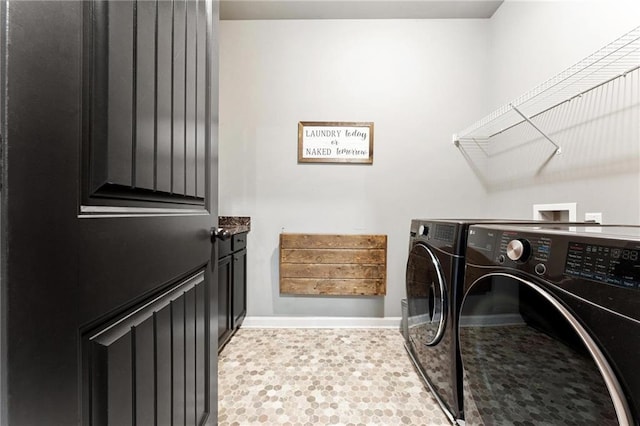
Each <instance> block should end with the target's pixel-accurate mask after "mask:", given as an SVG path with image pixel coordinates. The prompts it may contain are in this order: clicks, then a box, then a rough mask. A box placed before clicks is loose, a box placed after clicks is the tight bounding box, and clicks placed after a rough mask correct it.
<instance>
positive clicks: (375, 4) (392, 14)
mask: <svg viewBox="0 0 640 426" xmlns="http://www.w3.org/2000/svg"><path fill="white" fill-rule="evenodd" d="M502 2H503V0H493V1H490V0H221V1H220V19H222V20H256V19H487V18H490V17H491V16H492V15H493V13H494V12H495V11H496V10H497V9H498V8H499V7H500V5H501V4H502Z"/></svg>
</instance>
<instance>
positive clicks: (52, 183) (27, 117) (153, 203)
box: [0, 0, 218, 426]
mask: <svg viewBox="0 0 640 426" xmlns="http://www.w3.org/2000/svg"><path fill="white" fill-rule="evenodd" d="M0 7H1V8H2V36H1V37H2V39H1V42H2V43H1V45H2V55H1V57H2V68H1V70H2V74H1V76H2V85H1V89H2V128H1V134H2V159H3V162H2V166H3V170H2V190H1V196H2V204H1V214H2V216H1V224H0V225H1V230H2V233H1V236H2V246H1V249H2V264H1V265H2V283H1V284H2V293H1V294H0V301H1V305H0V310H1V312H0V314H1V327H2V328H1V332H2V339H0V345H1V346H0V351H1V353H2V357H1V363H0V376H1V377H2V381H1V382H0V386H1V387H0V393H1V406H0V413H1V414H0V424H3V425H8V426H30V425H118V426H125V425H183V424H189V425H201V424H216V423H217V386H216V376H217V288H216V287H215V284H216V280H217V270H216V269H215V268H217V266H216V265H217V259H216V257H215V255H214V253H213V252H214V251H215V250H214V249H213V246H212V244H211V242H210V238H209V230H210V228H211V227H212V226H215V224H216V222H217V205H216V202H217V201H216V200H217V166H216V161H217V154H216V152H217V141H216V137H217V84H218V83H217V65H216V62H217V41H216V40H217V33H216V31H217V19H218V11H217V2H211V1H209V0H173V1H164V0H159V1H155V0H153V1H112V2H107V1H97V0H96V1H68V2H64V1H55V2H51V1H42V2H36V1H11V0H9V1H6V2H2V3H1V6H0ZM212 259H213V261H212Z"/></svg>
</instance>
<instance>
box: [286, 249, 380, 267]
mask: <svg viewBox="0 0 640 426" xmlns="http://www.w3.org/2000/svg"><path fill="white" fill-rule="evenodd" d="M386 256H387V253H386V250H384V249H333V250H327V249H310V250H306V249H282V250H280V262H282V263H358V264H382V263H385V260H386Z"/></svg>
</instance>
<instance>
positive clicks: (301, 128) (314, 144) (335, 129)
mask: <svg viewBox="0 0 640 426" xmlns="http://www.w3.org/2000/svg"><path fill="white" fill-rule="evenodd" d="M298 163H362V164H372V163H373V123H371V122H367V123H354V122H325V121H300V122H299V123H298Z"/></svg>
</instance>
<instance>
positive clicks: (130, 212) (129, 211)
mask: <svg viewBox="0 0 640 426" xmlns="http://www.w3.org/2000/svg"><path fill="white" fill-rule="evenodd" d="M208 214H209V212H208V211H207V210H206V209H204V208H203V209H172V208H150V207H111V206H85V205H82V206H80V214H79V215H78V218H79V219H87V218H89V219H95V218H112V217H155V216H203V215H208Z"/></svg>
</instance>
